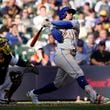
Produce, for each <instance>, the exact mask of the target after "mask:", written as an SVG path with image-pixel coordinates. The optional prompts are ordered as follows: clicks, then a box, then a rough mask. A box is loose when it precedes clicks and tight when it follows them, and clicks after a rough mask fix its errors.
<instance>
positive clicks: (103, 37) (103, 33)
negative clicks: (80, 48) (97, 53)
mask: <svg viewBox="0 0 110 110" xmlns="http://www.w3.org/2000/svg"><path fill="white" fill-rule="evenodd" d="M107 39H108V32H107V30H105V29H103V30H100V32H99V37H98V38H97V39H96V40H95V42H96V44H98V43H99V42H100V41H103V40H107Z"/></svg>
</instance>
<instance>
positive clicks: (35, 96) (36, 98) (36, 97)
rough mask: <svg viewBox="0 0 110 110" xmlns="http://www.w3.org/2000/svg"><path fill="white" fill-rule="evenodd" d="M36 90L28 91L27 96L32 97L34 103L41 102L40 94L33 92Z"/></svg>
mask: <svg viewBox="0 0 110 110" xmlns="http://www.w3.org/2000/svg"><path fill="white" fill-rule="evenodd" d="M33 91H34V90H31V91H28V93H27V96H28V97H30V98H31V100H32V103H33V104H37V103H39V100H38V95H37V94H34V93H33Z"/></svg>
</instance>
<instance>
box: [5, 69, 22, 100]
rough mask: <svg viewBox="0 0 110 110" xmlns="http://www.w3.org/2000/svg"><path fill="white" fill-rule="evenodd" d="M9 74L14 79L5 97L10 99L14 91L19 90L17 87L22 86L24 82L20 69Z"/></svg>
mask: <svg viewBox="0 0 110 110" xmlns="http://www.w3.org/2000/svg"><path fill="white" fill-rule="evenodd" d="M9 75H10V79H11V81H12V85H11V87H10V88H9V90H8V91H7V92H6V94H5V98H8V100H9V101H10V100H11V97H12V95H13V93H14V92H15V91H16V90H17V88H18V87H19V86H20V84H21V82H22V73H21V72H20V71H17V72H16V71H11V72H10V73H9Z"/></svg>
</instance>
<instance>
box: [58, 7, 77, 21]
mask: <svg viewBox="0 0 110 110" xmlns="http://www.w3.org/2000/svg"><path fill="white" fill-rule="evenodd" d="M67 12H68V13H73V14H75V13H76V10H75V9H72V8H70V7H64V8H62V9H61V10H60V11H59V18H60V20H62V19H64V18H65V17H66V13H67Z"/></svg>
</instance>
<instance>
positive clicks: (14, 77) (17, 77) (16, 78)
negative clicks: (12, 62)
mask: <svg viewBox="0 0 110 110" xmlns="http://www.w3.org/2000/svg"><path fill="white" fill-rule="evenodd" d="M9 75H10V79H11V82H12V83H13V84H16V85H19V84H20V83H21V82H22V77H23V74H22V72H20V71H11V72H10V73H9Z"/></svg>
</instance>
